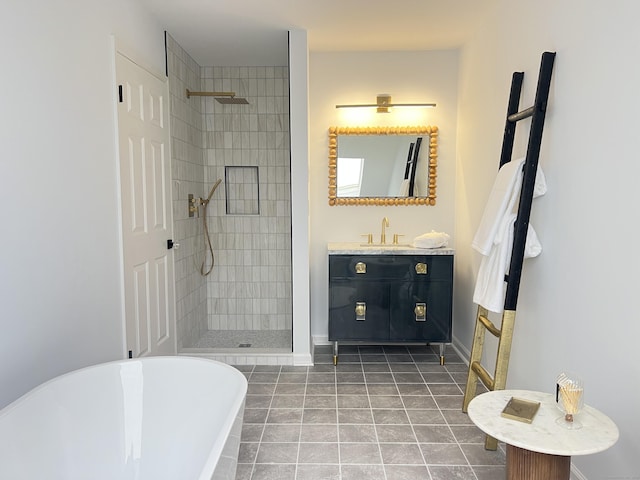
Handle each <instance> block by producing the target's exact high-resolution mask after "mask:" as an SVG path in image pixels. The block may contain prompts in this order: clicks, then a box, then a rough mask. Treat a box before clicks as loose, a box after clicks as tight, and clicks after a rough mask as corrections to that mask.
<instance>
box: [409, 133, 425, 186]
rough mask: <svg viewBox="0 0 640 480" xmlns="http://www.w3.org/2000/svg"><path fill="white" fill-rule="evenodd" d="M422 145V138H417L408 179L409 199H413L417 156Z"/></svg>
mask: <svg viewBox="0 0 640 480" xmlns="http://www.w3.org/2000/svg"><path fill="white" fill-rule="evenodd" d="M421 144H422V137H418V139H417V140H416V148H415V150H414V151H413V162H412V164H411V175H410V177H409V178H410V179H409V197H413V192H414V189H415V185H416V169H417V168H418V155H420V145H421Z"/></svg>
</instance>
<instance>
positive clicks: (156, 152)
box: [116, 53, 176, 357]
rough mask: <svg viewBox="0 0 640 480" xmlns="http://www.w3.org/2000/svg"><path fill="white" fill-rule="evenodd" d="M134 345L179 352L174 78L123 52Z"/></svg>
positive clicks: (119, 73) (125, 231) (121, 108)
mask: <svg viewBox="0 0 640 480" xmlns="http://www.w3.org/2000/svg"><path fill="white" fill-rule="evenodd" d="M116 80H117V82H118V85H122V97H123V98H122V102H121V103H119V104H118V140H119V146H120V148H119V150H120V185H121V198H122V235H123V257H124V285H125V317H126V318H125V323H126V349H127V350H130V351H131V352H132V355H133V356H134V357H137V356H143V355H172V354H175V353H176V340H175V330H176V328H175V292H174V290H175V287H174V277H173V256H172V250H167V240H168V239H170V238H172V218H171V196H170V184H169V182H170V160H169V156H168V155H169V152H170V148H169V138H170V133H169V128H168V127H169V123H168V108H167V102H168V99H169V94H168V85H167V82H166V80H160V79H159V78H157V77H155V76H154V75H153V74H151V73H149V72H147V71H146V70H144V69H143V68H141V67H139V66H138V65H136V64H135V63H133V62H132V61H131V60H129V59H128V58H126V57H125V56H123V55H121V54H119V53H118V54H116Z"/></svg>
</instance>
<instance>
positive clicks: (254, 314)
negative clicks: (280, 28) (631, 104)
mask: <svg viewBox="0 0 640 480" xmlns="http://www.w3.org/2000/svg"><path fill="white" fill-rule="evenodd" d="M201 72H202V83H201V84H202V87H203V89H204V90H205V91H225V92H228V91H233V92H236V96H237V97H242V98H246V99H247V100H248V101H249V104H248V105H221V104H219V103H218V102H217V101H215V99H213V98H211V97H203V98H202V99H201V104H202V107H201V108H202V111H203V113H204V132H203V142H204V149H205V179H206V183H207V187H206V189H207V190H208V189H209V188H210V187H211V186H212V185H213V184H214V183H215V181H216V180H217V179H219V178H221V179H222V180H223V183H222V185H221V188H219V189H218V190H217V191H216V192H215V194H214V196H213V198H212V199H211V203H210V204H209V207H208V214H209V216H208V222H209V225H210V231H211V240H212V244H213V246H214V248H215V265H216V267H215V268H214V270H213V272H212V273H211V275H210V276H209V277H208V286H207V297H208V304H209V309H208V311H209V315H208V322H209V325H208V326H209V329H211V330H219V329H222V330H285V329H287V330H290V329H291V328H292V298H291V188H290V187H291V186H290V183H291V180H290V154H289V144H290V142H289V72H288V68H287V67H204V68H202V69H201ZM225 166H227V167H258V174H257V192H258V198H257V204H256V202H255V199H254V198H250V197H252V196H253V194H254V192H255V191H256V185H255V183H254V182H255V178H256V176H255V173H254V172H255V169H246V170H245V176H244V178H245V179H247V181H248V182H252V183H253V184H252V185H249V184H247V185H245V187H246V188H245V189H244V193H245V195H246V197H245V198H246V200H245V201H249V200H250V202H251V203H250V208H236V207H238V205H230V207H231V210H230V211H231V212H236V214H230V213H227V205H226V201H225V194H226V193H227V191H226V187H227V183H226V182H225ZM233 170H234V172H232V173H233V174H234V175H236V178H237V174H238V172H242V170H241V169H233ZM230 181H231V179H230ZM234 188H237V186H234ZM239 191H241V190H234V191H233V192H232V191H231V190H229V192H228V193H233V194H234V195H241V193H240V194H239V193H238V192H239ZM235 198H237V197H235ZM256 209H257V212H258V213H257V214H256V213H255V212H256ZM237 212H242V213H245V212H246V214H237Z"/></svg>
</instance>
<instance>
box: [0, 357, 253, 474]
mask: <svg viewBox="0 0 640 480" xmlns="http://www.w3.org/2000/svg"><path fill="white" fill-rule="evenodd" d="M246 392H247V381H246V379H245V377H244V376H243V375H242V374H241V373H240V372H239V371H238V370H236V369H234V368H233V367H230V366H228V365H225V364H222V363H219V362H215V361H213V360H205V359H199V358H189V357H153V358H144V359H136V360H125V361H121V362H111V363H105V364H102V365H96V366H94V367H88V368H84V369H82V370H77V371H75V372H71V373H68V374H66V375H62V376H60V377H57V378H54V379H53V380H51V381H49V382H47V383H44V384H42V385H40V386H39V387H36V388H35V389H33V390H32V391H31V392H29V393H27V394H26V395H24V396H23V397H21V398H19V399H18V400H16V401H15V402H13V403H12V404H10V405H8V406H7V407H5V408H4V409H2V410H0V479H3V480H4V479H7V480H9V479H10V480H22V479H29V480H33V479H47V480H58V479H60V480H62V479H64V480H76V479H77V480H98V479H105V480H107V479H109V480H120V479H123V480H124V479H126V480H129V479H131V480H162V479H167V480H192V479H193V480H196V479H197V480H205V479H206V480H209V479H211V478H214V479H215V480H218V479H221V480H222V479H229V480H233V478H234V476H235V470H236V463H237V455H238V447H239V444H240V430H241V428H242V415H243V412H244V399H245V395H246Z"/></svg>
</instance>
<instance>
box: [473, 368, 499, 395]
mask: <svg viewBox="0 0 640 480" xmlns="http://www.w3.org/2000/svg"><path fill="white" fill-rule="evenodd" d="M471 370H473V371H474V372H476V374H477V375H478V377H480V380H481V381H482V383H484V385H485V387H487V388H488V389H489V390H491V391H493V385H494V384H493V378H491V375H490V374H489V372H487V371H486V370H485V368H484V367H483V366H482V365H480V363H479V362H473V363H472V364H471Z"/></svg>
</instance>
